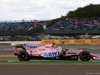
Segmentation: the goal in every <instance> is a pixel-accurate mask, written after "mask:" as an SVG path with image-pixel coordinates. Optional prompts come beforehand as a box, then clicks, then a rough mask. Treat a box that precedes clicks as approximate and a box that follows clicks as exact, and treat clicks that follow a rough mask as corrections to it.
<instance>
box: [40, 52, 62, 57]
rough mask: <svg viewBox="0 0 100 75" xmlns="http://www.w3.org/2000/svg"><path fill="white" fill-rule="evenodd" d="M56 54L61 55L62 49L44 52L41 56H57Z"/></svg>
mask: <svg viewBox="0 0 100 75" xmlns="http://www.w3.org/2000/svg"><path fill="white" fill-rule="evenodd" d="M56 55H60V51H56V52H49V53H43V54H41V55H40V56H42V57H51V56H56Z"/></svg>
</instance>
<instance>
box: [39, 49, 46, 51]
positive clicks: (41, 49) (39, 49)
mask: <svg viewBox="0 0 100 75" xmlns="http://www.w3.org/2000/svg"><path fill="white" fill-rule="evenodd" d="M38 50H40V51H42V50H43V51H44V50H46V49H38Z"/></svg>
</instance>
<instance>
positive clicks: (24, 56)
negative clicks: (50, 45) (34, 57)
mask: <svg viewBox="0 0 100 75" xmlns="http://www.w3.org/2000/svg"><path fill="white" fill-rule="evenodd" d="M18 59H19V60H20V61H29V60H30V58H29V54H28V53H27V52H26V51H21V52H19V54H18Z"/></svg>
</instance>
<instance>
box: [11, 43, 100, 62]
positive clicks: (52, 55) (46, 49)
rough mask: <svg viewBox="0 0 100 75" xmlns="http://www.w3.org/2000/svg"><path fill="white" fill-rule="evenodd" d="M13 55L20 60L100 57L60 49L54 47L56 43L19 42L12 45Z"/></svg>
mask: <svg viewBox="0 0 100 75" xmlns="http://www.w3.org/2000/svg"><path fill="white" fill-rule="evenodd" d="M13 49H14V51H15V55H17V56H18V59H19V60H20V61H29V60H30V59H35V58H44V59H61V60H63V59H65V60H78V58H80V59H81V60H82V61H89V60H90V59H94V60H100V57H98V56H96V55H94V54H92V53H89V52H88V51H84V50H73V49H71V50H68V49H65V50H62V47H56V44H21V45H16V46H13Z"/></svg>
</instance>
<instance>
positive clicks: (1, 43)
mask: <svg viewBox="0 0 100 75" xmlns="http://www.w3.org/2000/svg"><path fill="white" fill-rule="evenodd" d="M26 43H35V44H41V41H0V45H7V44H8V45H16V44H26Z"/></svg>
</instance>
